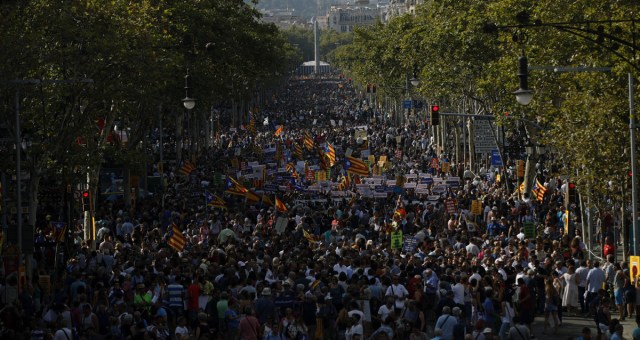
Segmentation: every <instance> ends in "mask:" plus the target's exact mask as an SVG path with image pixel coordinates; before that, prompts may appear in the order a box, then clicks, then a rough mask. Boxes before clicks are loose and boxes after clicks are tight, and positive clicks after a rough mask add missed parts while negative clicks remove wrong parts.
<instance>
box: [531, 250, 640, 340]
mask: <svg viewBox="0 0 640 340" xmlns="http://www.w3.org/2000/svg"><path fill="white" fill-rule="evenodd" d="M593 252H594V253H595V254H600V247H599V246H598V245H594V247H593ZM616 253H617V254H616V261H617V262H621V261H623V260H624V261H628V259H625V258H624V255H623V253H622V247H621V246H619V245H618V247H617V252H616ZM566 314H567V313H565V315H564V316H563V320H562V326H560V327H558V332H557V333H556V334H553V328H552V327H547V334H543V332H542V331H543V330H544V316H538V317H536V319H535V322H534V324H533V326H532V328H533V335H534V336H535V337H536V338H537V339H540V340H547V339H554V340H555V339H565V340H566V339H569V338H570V337H573V338H574V339H577V338H578V337H579V336H581V333H582V328H583V327H589V328H590V329H591V335H592V336H593V339H595V335H596V334H597V329H596V325H595V322H594V321H593V317H589V318H586V317H583V316H573V315H572V316H567V315H566ZM611 318H615V319H618V320H619V319H620V316H619V314H618V313H617V311H615V312H614V311H612V312H611ZM621 323H622V325H623V327H624V334H623V336H624V338H625V339H633V337H632V336H631V334H632V333H633V330H634V329H636V327H637V325H636V322H635V316H634V317H632V318H627V319H626V320H625V321H622V322H621Z"/></svg>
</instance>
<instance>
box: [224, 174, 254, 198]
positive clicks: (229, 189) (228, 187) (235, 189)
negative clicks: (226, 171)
mask: <svg viewBox="0 0 640 340" xmlns="http://www.w3.org/2000/svg"><path fill="white" fill-rule="evenodd" d="M247 191H249V190H248V189H247V188H245V187H244V186H243V185H242V184H240V183H238V181H236V180H235V179H233V178H232V177H231V176H227V180H226V182H225V191H224V192H225V193H227V194H229V195H238V196H245V194H246V193H247Z"/></svg>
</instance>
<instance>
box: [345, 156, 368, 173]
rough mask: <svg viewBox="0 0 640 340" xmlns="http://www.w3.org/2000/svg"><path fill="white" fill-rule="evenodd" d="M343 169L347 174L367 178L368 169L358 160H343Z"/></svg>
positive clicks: (350, 158)
mask: <svg viewBox="0 0 640 340" xmlns="http://www.w3.org/2000/svg"><path fill="white" fill-rule="evenodd" d="M344 169H345V170H346V171H347V172H348V173H352V174H356V175H360V176H363V177H368V176H369V167H368V166H367V165H366V164H365V163H364V162H363V161H362V160H360V159H357V158H355V157H353V156H347V157H346V158H345V160H344Z"/></svg>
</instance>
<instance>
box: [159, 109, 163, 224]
mask: <svg viewBox="0 0 640 340" xmlns="http://www.w3.org/2000/svg"><path fill="white" fill-rule="evenodd" d="M158 123H159V124H158V125H160V166H159V168H160V169H159V170H160V171H158V172H159V173H160V192H161V196H162V198H161V201H162V204H161V206H162V211H163V212H164V140H163V135H164V132H163V131H164V130H163V128H162V104H160V106H159V107H158ZM163 227H164V226H163Z"/></svg>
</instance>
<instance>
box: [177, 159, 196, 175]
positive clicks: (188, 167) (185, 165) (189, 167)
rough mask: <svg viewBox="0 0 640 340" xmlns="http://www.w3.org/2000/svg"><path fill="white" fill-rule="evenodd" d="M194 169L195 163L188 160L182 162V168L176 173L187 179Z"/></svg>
mask: <svg viewBox="0 0 640 340" xmlns="http://www.w3.org/2000/svg"><path fill="white" fill-rule="evenodd" d="M195 169H196V163H194V162H192V161H190V160H186V161H184V162H182V166H181V167H180V169H178V173H179V174H181V175H183V176H185V177H188V176H189V174H191V172H192V171H193V170H195Z"/></svg>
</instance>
